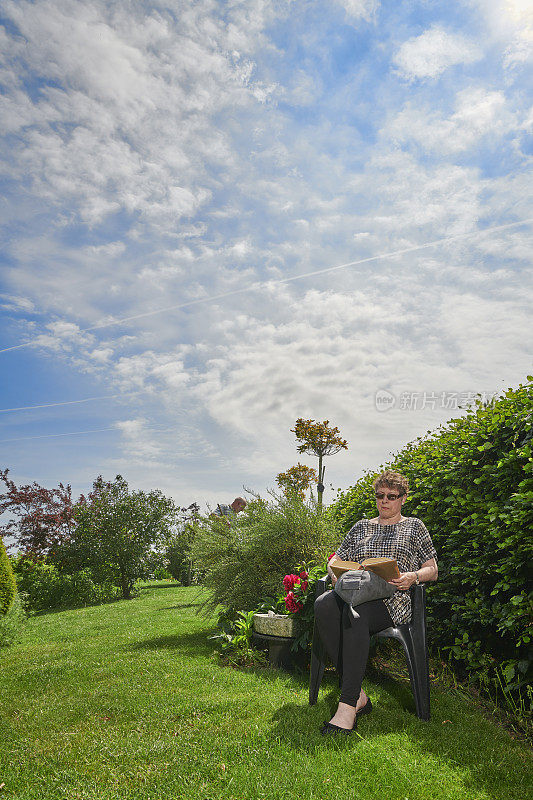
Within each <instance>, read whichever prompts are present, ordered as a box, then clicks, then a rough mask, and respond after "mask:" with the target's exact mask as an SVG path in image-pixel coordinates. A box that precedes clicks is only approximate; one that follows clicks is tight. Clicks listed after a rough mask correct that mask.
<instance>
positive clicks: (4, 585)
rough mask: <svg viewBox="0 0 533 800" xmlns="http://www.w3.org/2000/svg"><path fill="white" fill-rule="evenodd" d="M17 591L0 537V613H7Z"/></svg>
mask: <svg viewBox="0 0 533 800" xmlns="http://www.w3.org/2000/svg"><path fill="white" fill-rule="evenodd" d="M16 593H17V584H16V581H15V576H14V574H13V568H12V567H11V562H10V561H9V556H8V555H7V552H6V548H5V545H4V542H3V541H2V539H0V615H4V614H7V612H8V611H9V609H10V608H11V606H12V605H13V601H14V600H15V595H16Z"/></svg>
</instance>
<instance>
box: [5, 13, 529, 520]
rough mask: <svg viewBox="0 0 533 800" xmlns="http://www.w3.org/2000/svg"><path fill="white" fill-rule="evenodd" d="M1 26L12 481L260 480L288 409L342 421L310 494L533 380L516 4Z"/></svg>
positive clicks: (291, 417) (286, 423) (223, 485)
mask: <svg viewBox="0 0 533 800" xmlns="http://www.w3.org/2000/svg"><path fill="white" fill-rule="evenodd" d="M0 25H1V26H2V27H0V40H1V42H0V43H1V46H0V52H1V54H2V56H1V58H2V60H1V62H0V64H1V65H0V82H1V86H2V95H1V96H0V119H1V120H2V126H1V130H2V139H3V141H2V149H1V157H0V167H1V172H0V183H1V191H2V204H1V206H0V208H1V215H0V224H1V254H0V270H1V274H0V351H1V352H0V365H1V366H0V368H1V375H2V381H1V398H0V448H1V458H0V463H1V465H2V466H7V467H9V469H10V470H11V474H12V477H13V478H14V480H16V481H17V482H20V483H22V482H30V481H33V480H37V481H39V482H41V483H43V484H45V485H47V486H53V485H57V483H58V482H59V481H62V482H63V483H68V482H69V483H71V484H72V486H73V489H74V493H75V494H77V493H79V492H81V491H85V490H86V489H87V488H88V487H89V486H90V484H91V483H92V480H93V479H94V478H95V477H96V476H97V475H98V474H99V473H102V474H103V475H104V476H105V477H109V478H111V477H113V476H114V475H115V474H117V473H118V472H120V473H121V474H122V475H124V476H125V477H126V479H127V480H128V481H129V482H130V484H131V485H132V486H135V487H142V488H146V489H149V488H154V487H157V488H160V489H162V490H163V491H164V492H166V493H168V494H171V495H172V496H173V497H175V498H176V500H177V501H178V502H180V503H182V504H187V505H188V504H189V503H190V502H192V501H193V500H197V501H198V502H200V504H201V505H203V506H204V507H205V504H207V503H210V504H214V503H216V502H218V501H227V500H231V499H233V497H234V496H235V495H237V494H242V493H243V488H242V487H243V485H245V486H247V487H251V488H253V489H255V490H257V491H260V492H264V491H265V490H266V488H267V487H271V486H273V485H274V479H275V475H276V474H277V473H278V472H280V471H282V470H285V469H287V468H288V467H289V466H291V465H292V464H294V463H296V462H297V460H298V456H297V454H296V450H295V445H294V439H293V436H292V434H291V433H290V428H291V427H293V425H294V421H295V420H296V418H297V417H299V416H303V417H306V418H313V419H325V418H327V419H329V420H330V421H331V422H332V423H333V424H335V425H337V426H338V427H339V428H340V430H341V432H342V434H343V435H344V437H345V438H346V439H347V440H348V443H349V450H348V451H347V452H343V453H341V454H339V455H337V456H335V457H334V458H331V459H330V460H329V461H328V462H327V471H326V484H327V486H328V492H329V499H331V497H332V493H331V489H329V485H330V484H333V486H334V487H335V489H336V488H338V487H342V488H345V487H346V486H348V485H350V484H351V483H353V481H354V480H355V479H356V478H357V477H358V476H359V475H360V474H361V472H362V470H364V469H367V468H371V467H375V466H377V465H379V464H380V463H383V462H384V461H385V460H386V459H387V458H388V456H389V454H390V453H391V451H395V450H397V449H399V448H400V447H402V446H403V444H405V443H406V442H408V441H410V440H412V439H414V438H416V437H417V436H419V435H422V434H424V433H425V432H426V431H427V430H430V429H434V428H436V427H437V426H438V425H439V424H441V423H442V422H444V421H445V420H447V419H450V418H452V417H454V416H458V415H459V414H461V413H463V412H462V411H461V410H460V408H459V406H461V405H463V406H464V405H465V404H466V403H467V402H471V400H472V398H473V396H474V395H475V394H476V393H482V394H483V393H484V394H485V396H487V397H489V396H492V395H493V394H495V393H498V392H499V391H501V390H502V389H505V388H506V387H508V386H514V385H516V384H518V383H519V382H520V381H522V380H524V379H525V376H526V375H527V374H528V373H529V372H530V371H531V346H530V343H531V333H530V328H531V317H530V311H531V270H530V264H531V222H532V219H533V208H532V203H531V185H532V182H531V161H532V152H533V111H532V107H531V86H530V75H531V58H532V56H531V53H532V48H533V20H532V12H531V7H530V4H529V3H527V2H525V0H523V1H522V0H509V1H507V0H469V1H468V2H457V3H454V4H449V3H441V2H405V3H392V2H379V1H378V0H332V1H330V2H328V3H325V2H318V0H316V2H311V1H309V2H304V1H303V0H292V1H291V0H275V2H273V1H272V0H246V2H239V1H238V0H233V2H215V1H214V0H200V1H199V2H195V3H192V2H181V1H180V0H167V1H166V2H159V3H149V4H148V3H142V2H135V1H134V2H123V1H122V0H115V2H105V1H104V0H86V2H83V3H81V2H72V0H37V1H36V2H26V0H17V2H12V1H10V0H6V2H4V4H3V6H2V11H1V12H0ZM345 265H348V266H345ZM383 398H385V400H384V399H383ZM28 407H32V408H28ZM9 409H16V410H9ZM300 460H303V461H305V463H308V464H310V465H313V460H312V459H310V458H306V457H301V456H300Z"/></svg>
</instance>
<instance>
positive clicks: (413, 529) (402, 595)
mask: <svg viewBox="0 0 533 800" xmlns="http://www.w3.org/2000/svg"><path fill="white" fill-rule="evenodd" d="M408 489H409V482H408V480H407V478H404V476H403V475H400V474H399V473H398V472H391V471H386V472H383V473H382V474H381V475H380V476H379V477H378V478H376V480H375V481H374V491H375V495H376V504H377V510H378V516H377V517H375V518H374V519H370V520H368V519H361V520H359V522H356V524H355V525H354V526H353V528H351V529H350V530H349V531H348V534H347V535H346V538H345V539H344V541H343V542H342V544H341V546H340V547H339V549H338V550H337V552H336V553H335V555H334V556H333V558H332V559H330V565H331V563H332V562H334V560H335V558H337V559H340V560H342V561H357V562H361V561H363V560H364V559H365V558H380V557H386V558H395V559H396V561H397V563H398V569H399V570H400V577H399V578H393V580H392V581H390V583H393V584H394V585H395V586H396V587H397V588H396V591H395V593H394V594H393V595H392V597H390V598H386V599H384V600H371V601H369V602H367V603H361V604H360V605H358V606H357V607H356V608H354V609H351V608H350V606H348V604H347V603H345V602H344V601H343V600H342V599H341V598H340V597H339V596H338V595H337V594H336V592H325V593H324V594H322V595H321V596H320V597H319V598H318V599H317V601H316V603H315V620H316V625H317V628H318V632H319V634H320V636H321V638H322V642H323V643H324V647H325V649H326V652H327V654H328V656H329V657H330V659H331V661H332V662H333V664H334V665H335V667H336V668H337V671H338V672H339V674H340V675H341V676H342V682H341V694H340V701H339V706H338V708H337V711H336V712H335V714H334V716H333V717H332V718H331V720H330V721H329V722H325V723H324V725H323V726H322V728H321V733H322V734H324V735H328V734H339V733H340V734H349V733H351V732H352V730H354V729H355V727H356V724H357V718H358V717H359V716H362V715H363V714H368V713H370V711H372V703H371V701H370V698H369V697H367V695H366V694H365V693H364V692H363V690H362V689H361V684H362V682H363V676H364V674H365V669H366V663H367V659H368V651H369V646H370V636H371V634H373V633H377V632H378V631H381V630H383V629H384V628H389V627H390V626H392V625H399V624H401V623H405V622H409V620H410V618H411V597H410V595H409V592H408V589H409V587H410V586H412V585H413V583H416V584H418V583H424V582H426V581H436V580H437V577H438V568H437V561H436V556H437V552H436V550H435V548H434V546H433V542H432V541H431V537H430V535H429V533H428V530H427V528H426V526H425V525H424V523H423V522H422V521H421V520H419V519H417V517H404V516H402V506H403V504H404V503H405V500H406V498H407V492H408ZM330 565H328V573H329V575H330V577H331V580H332V583H333V585H335V582H336V577H335V575H334V573H333V571H332V569H331V566H330Z"/></svg>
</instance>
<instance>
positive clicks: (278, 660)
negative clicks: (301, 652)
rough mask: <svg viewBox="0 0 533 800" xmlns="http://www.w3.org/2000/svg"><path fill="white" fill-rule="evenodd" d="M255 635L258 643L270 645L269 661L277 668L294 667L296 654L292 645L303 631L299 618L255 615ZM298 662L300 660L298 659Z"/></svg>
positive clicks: (283, 615)
mask: <svg viewBox="0 0 533 800" xmlns="http://www.w3.org/2000/svg"><path fill="white" fill-rule="evenodd" d="M253 626H254V633H253V638H254V640H255V641H256V642H259V643H261V644H263V645H265V644H266V645H268V660H269V662H270V663H271V664H272V665H273V666H275V667H293V666H294V665H295V663H296V662H295V653H293V651H292V650H291V647H292V644H293V642H294V640H295V639H296V637H297V636H298V634H299V633H300V631H301V624H300V621H299V619H298V618H297V617H293V616H288V615H287V614H274V613H273V612H270V614H254V617H253ZM296 661H298V658H296Z"/></svg>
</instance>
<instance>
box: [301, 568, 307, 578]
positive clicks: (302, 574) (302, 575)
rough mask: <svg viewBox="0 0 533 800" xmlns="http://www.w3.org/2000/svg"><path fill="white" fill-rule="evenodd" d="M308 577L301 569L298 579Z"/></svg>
mask: <svg viewBox="0 0 533 800" xmlns="http://www.w3.org/2000/svg"><path fill="white" fill-rule="evenodd" d="M308 577H309V573H308V572H306V571H305V569H303V570H302V571H301V572H300V578H308Z"/></svg>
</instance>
